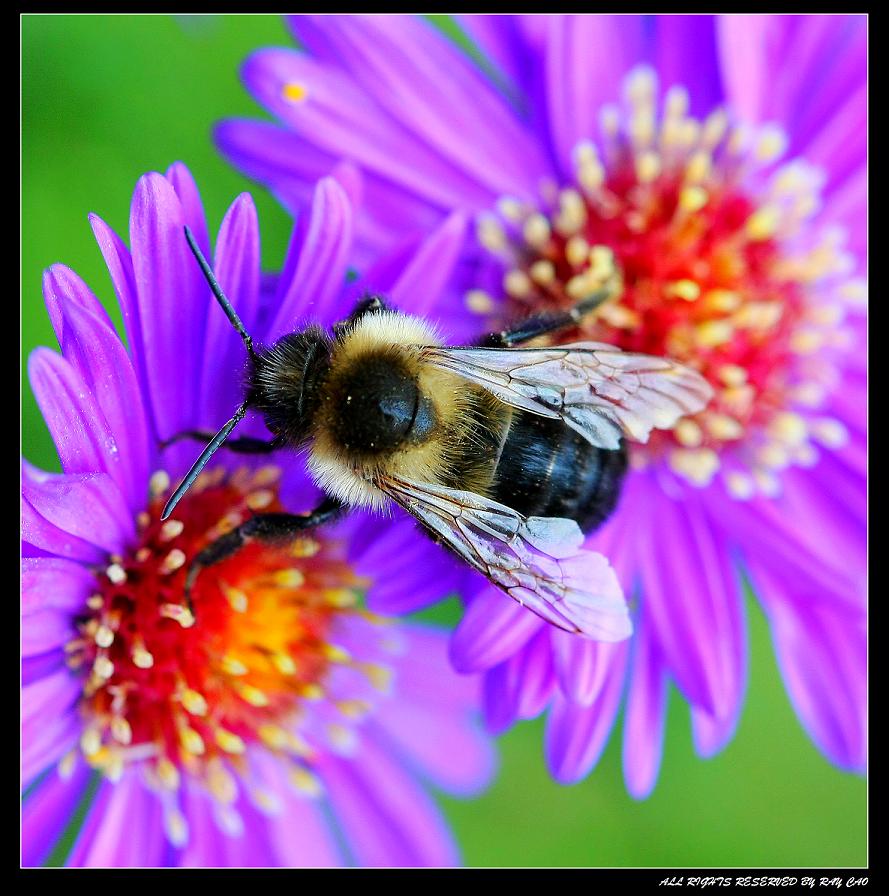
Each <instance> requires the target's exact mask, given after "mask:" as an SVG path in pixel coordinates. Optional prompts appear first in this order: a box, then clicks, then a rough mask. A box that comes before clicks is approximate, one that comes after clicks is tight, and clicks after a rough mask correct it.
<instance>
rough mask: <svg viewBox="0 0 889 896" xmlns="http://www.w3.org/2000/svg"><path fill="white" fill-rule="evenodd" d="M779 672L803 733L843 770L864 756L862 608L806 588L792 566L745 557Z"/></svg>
mask: <svg viewBox="0 0 889 896" xmlns="http://www.w3.org/2000/svg"><path fill="white" fill-rule="evenodd" d="M750 571H751V576H752V579H753V582H754V585H755V588H756V591H757V594H758V596H759V597H760V600H761V601H762V603H763V606H764V609H765V611H766V614H767V615H768V618H769V622H770V624H771V628H772V638H773V640H774V644H775V653H776V655H777V658H778V665H779V667H780V669H781V675H782V677H783V678H784V683H785V686H786V687H787V692H788V694H789V695H790V699H791V701H792V702H793V706H794V709H795V710H796V713H797V715H798V716H799V718H800V721H801V722H802V724H803V726H804V727H805V729H806V731H808V733H809V736H810V737H811V738H812V739H813V740H814V741H815V743H816V744H817V746H818V747H819V749H821V750H822V751H823V752H824V753H825V754H826V755H827V756H828V758H829V759H830V760H831V761H832V762H834V763H836V764H837V765H838V766H840V768H843V769H846V770H847V771H855V772H864V770H865V767H866V762H867V634H866V620H865V616H864V614H863V613H854V612H851V611H850V610H849V609H848V608H847V607H844V606H842V605H840V604H837V603H836V602H833V601H831V600H830V599H829V598H828V599H825V598H824V596H823V595H822V594H819V593H817V592H813V591H811V590H809V589H808V588H807V586H806V583H805V582H804V581H801V579H800V577H799V576H798V575H795V574H794V573H793V571H789V572H785V573H783V574H782V573H780V572H778V571H776V570H767V569H766V568H764V567H763V566H762V565H761V564H759V563H757V562H751V563H750Z"/></svg>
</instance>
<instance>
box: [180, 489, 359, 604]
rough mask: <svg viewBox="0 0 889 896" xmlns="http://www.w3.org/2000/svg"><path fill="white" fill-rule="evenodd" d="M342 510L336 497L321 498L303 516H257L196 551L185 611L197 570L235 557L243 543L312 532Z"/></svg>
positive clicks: (274, 540) (281, 539) (268, 541)
mask: <svg viewBox="0 0 889 896" xmlns="http://www.w3.org/2000/svg"><path fill="white" fill-rule="evenodd" d="M344 508H345V505H344V504H343V503H342V502H341V501H339V500H337V499H336V498H325V499H324V500H323V501H322V502H321V503H320V504H319V505H318V506H317V507H316V508H315V509H314V510H312V511H310V512H309V513H307V514H296V513H257V514H256V515H255V516H252V517H250V519H249V520H247V521H246V522H243V523H241V525H240V526H238V527H237V528H236V529H232V531H231V532H228V533H227V534H225V535H223V536H221V537H220V538H217V539H216V541H213V542H211V543H210V544H208V545H207V546H206V547H205V548H204V549H203V550H202V551H199V552H198V554H197V555H196V556H195V558H194V560H192V561H191V566H190V567H189V569H188V574H187V575H186V577H185V600H186V603H187V604H188V608H189V610H191V611H192V613H194V608H193V607H192V605H191V589H192V586H193V585H194V583H195V579H197V577H198V575H199V574H200V572H201V570H202V569H204V568H205V567H207V566H213V565H214V564H215V563H220V562H221V561H222V560H225V559H227V558H228V557H231V556H232V555H234V554H236V553H237V552H238V551H239V550H240V549H241V548H242V547H243V546H244V545H245V544H246V543H247V542H250V541H260V542H263V543H265V544H276V543H281V542H286V541H289V540H291V539H292V538H293V537H294V536H295V535H298V534H299V533H300V532H305V531H306V530H307V529H313V528H314V527H315V526H320V525H322V524H323V523H328V522H330V521H331V520H333V519H335V518H336V517H337V516H338V515H339V514H340V513H341V512H342V511H343V509H344Z"/></svg>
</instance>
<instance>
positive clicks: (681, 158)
mask: <svg viewBox="0 0 889 896" xmlns="http://www.w3.org/2000/svg"><path fill="white" fill-rule="evenodd" d="M626 92H627V109H626V112H625V115H624V117H623V119H622V118H621V115H620V113H619V112H618V111H617V110H616V109H607V110H605V111H604V113H603V130H604V132H605V139H604V141H603V145H602V149H601V150H599V149H598V148H597V147H596V146H595V145H593V144H592V143H582V144H580V145H578V147H577V148H576V150H575V174H576V184H575V185H573V186H571V187H569V188H567V189H562V190H558V189H557V188H556V187H555V186H554V185H546V186H545V187H544V189H543V190H542V201H541V203H540V205H539V206H538V207H533V206H531V205H529V204H527V203H522V202H520V201H517V200H512V199H508V198H505V199H503V200H501V201H500V203H498V211H499V216H498V217H494V216H488V217H483V218H482V219H481V220H480V222H479V238H480V240H481V242H482V244H483V245H485V246H486V247H487V248H488V249H490V250H491V251H492V252H493V253H495V254H496V255H498V256H499V257H500V258H502V259H503V260H504V261H505V263H506V265H507V269H506V271H505V272H504V277H503V289H504V292H505V294H506V298H507V303H506V307H505V311H506V314H505V318H506V319H509V318H516V317H520V316H524V315H527V314H528V313H531V312H537V311H540V310H541V309H553V308H567V307H570V306H571V305H573V304H574V303H576V302H577V301H578V300H579V299H581V298H583V297H585V296H587V295H589V294H591V293H592V292H594V291H595V290H596V289H598V288H599V287H601V286H602V284H603V283H605V282H607V281H608V280H609V279H612V278H613V279H615V280H619V283H620V285H619V288H617V289H616V290H615V298H614V299H613V300H611V301H609V302H608V303H606V304H605V305H603V306H602V307H601V308H600V309H599V310H598V311H597V312H595V313H594V314H592V315H590V317H589V319H588V320H586V321H584V322H583V323H582V324H581V325H580V326H579V327H577V328H575V329H574V330H573V331H572V332H567V333H560V334H559V336H558V341H559V342H562V343H566V342H571V341H578V340H593V341H598V342H607V343H611V344H613V345H617V346H619V347H620V348H622V349H624V350H626V351H637V352H644V353H646V354H652V355H660V356H665V357H671V358H674V359H676V360H679V361H682V362H683V363H685V364H687V365H689V366H691V367H694V368H695V369H697V370H699V371H700V372H701V373H702V374H703V375H704V376H705V377H706V378H707V379H708V381H709V382H710V383H711V385H712V386H713V388H714V392H715V397H714V399H713V401H712V402H711V403H710V405H709V406H708V407H707V408H706V409H705V410H704V411H702V412H701V413H699V414H697V415H695V416H694V417H691V418H686V419H683V420H681V421H680V422H679V423H678V425H677V426H676V427H675V428H674V429H673V430H672V431H671V432H668V433H661V432H659V433H656V434H653V435H652V438H651V441H650V442H649V443H648V445H646V446H644V447H641V448H640V449H639V450H638V451H636V452H635V454H634V461H635V462H636V463H637V464H640V465H645V464H648V463H651V462H652V461H654V460H665V461H666V463H667V464H668V466H669V467H670V468H671V469H672V470H673V472H675V473H677V474H679V475H680V476H682V477H683V478H684V479H686V480H688V481H691V482H693V483H695V484H697V485H706V484H707V483H709V482H710V481H711V479H712V477H713V476H714V474H715V473H716V472H717V471H718V470H719V469H720V466H721V464H722V463H723V462H725V461H726V460H728V469H727V470H723V472H724V473H726V484H727V485H728V486H729V487H730V489H731V490H732V491H733V493H736V494H737V495H738V496H746V495H749V494H751V493H752V492H753V491H754V490H755V489H756V488H757V487H759V488H760V489H761V490H763V491H766V492H768V491H770V490H772V489H773V488H774V486H775V481H774V472H775V471H776V470H779V469H782V468H783V467H785V466H787V465H789V464H791V463H802V464H806V463H811V462H812V461H813V460H814V457H815V449H814V447H813V445H812V444H811V440H812V439H814V440H816V441H821V442H823V443H826V444H832V445H835V444H838V443H840V442H841V441H842V438H843V433H842V431H841V428H840V427H839V424H837V423H836V422H835V421H825V420H819V419H812V418H810V417H809V415H810V413H811V409H812V408H813V407H817V406H818V405H819V404H820V403H821V401H822V399H823V396H824V394H825V392H826V391H827V390H828V389H829V388H830V387H831V386H832V385H834V382H833V380H834V377H835V371H834V369H833V367H832V366H831V365H830V364H827V365H825V364H824V363H823V358H824V357H828V358H829V357H830V356H831V353H833V354H836V352H837V350H838V349H843V348H844V347H845V346H846V345H847V341H848V334H846V333H845V332H844V331H843V330H842V328H841V327H840V326H839V325H840V324H841V322H842V319H843V316H844V309H843V305H842V301H841V300H842V298H843V297H844V295H845V297H846V298H849V299H855V298H858V297H859V293H860V284H857V283H855V282H852V283H849V282H843V278H844V277H845V275H846V274H847V272H848V267H849V259H848V258H847V257H846V256H844V255H843V254H842V253H840V252H839V251H838V250H837V246H836V240H835V239H834V237H835V235H834V234H827V235H826V236H825V235H823V234H818V233H813V232H812V228H811V227H809V228H808V230H807V226H808V224H809V223H810V222H809V218H810V217H811V215H812V214H813V213H814V212H815V211H816V210H817V207H818V196H817V188H818V178H817V175H816V173H815V172H814V170H813V169H811V168H809V167H807V166H805V165H803V164H802V163H792V164H789V165H785V166H784V167H781V168H777V169H775V167H774V165H773V164H772V163H773V162H774V160H775V159H776V158H777V157H778V156H779V155H780V154H781V151H782V140H781V138H780V135H779V134H778V133H777V132H776V131H774V130H773V129H765V130H764V131H763V132H761V133H760V134H759V135H758V136H755V135H752V134H749V133H747V132H746V131H744V130H742V129H740V128H735V129H731V128H730V127H729V123H728V119H727V116H726V115H725V113H723V112H721V111H717V112H715V113H713V114H712V115H711V116H710V117H709V118H708V119H707V120H706V121H704V122H698V121H696V120H694V119H692V118H690V117H688V116H687V115H686V108H687V102H688V101H687V96H686V94H685V93H684V91H682V90H675V89H674V90H672V91H670V92H669V93H668V94H667V97H666V101H665V104H664V112H663V116H662V118H661V120H660V122H659V121H658V119H657V116H656V113H655V94H656V91H655V84H654V80H653V76H652V75H651V74H650V73H649V72H647V71H645V70H637V71H636V72H634V73H633V74H631V76H630V78H628V81H627V86H626ZM825 285H827V286H830V287H832V289H831V291H830V293H828V292H827V291H826V290H825V289H824V287H825ZM833 287H835V288H833ZM467 303H468V304H469V306H470V307H471V308H473V309H474V310H476V311H478V312H480V313H490V312H491V311H492V310H493V309H494V307H495V305H496V303H495V302H494V301H493V300H492V299H491V297H490V296H488V295H487V294H485V293H482V292H479V291H474V292H472V293H470V294H469V295H468V296H467ZM499 322H500V321H498V323H499ZM816 353H817V354H818V357H817V358H816V357H815V354H816Z"/></svg>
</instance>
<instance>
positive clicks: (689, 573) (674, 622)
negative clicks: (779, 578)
mask: <svg viewBox="0 0 889 896" xmlns="http://www.w3.org/2000/svg"><path fill="white" fill-rule="evenodd" d="M659 505H660V507H659V511H658V522H657V527H658V530H660V531H662V532H668V533H670V536H669V537H663V536H661V537H658V535H657V534H656V533H655V532H654V531H651V533H650V534H649V535H648V538H647V539H645V549H646V550H647V551H648V552H650V558H649V560H648V562H647V564H646V568H645V569H644V570H643V577H644V586H643V587H644V593H645V611H646V613H647V614H648V616H649V618H650V619H651V625H652V631H653V636H654V638H655V640H656V641H657V643H658V645H659V647H660V649H661V651H662V653H663V656H664V660H665V662H666V664H667V666H668V668H669V669H670V672H671V674H672V675H673V676H674V677H675V679H676V682H677V684H678V685H679V687H680V689H681V690H682V692H683V693H684V694H685V696H686V697H687V698H688V699H689V700H690V701H691V702H693V703H696V704H699V705H700V706H701V707H702V708H703V709H705V710H706V711H708V712H710V713H715V714H717V715H720V716H722V715H725V714H726V713H727V712H729V711H730V710H729V707H734V705H735V702H736V700H737V699H738V694H739V692H740V689H741V685H740V684H739V682H740V681H741V680H742V679H743V672H742V670H741V669H739V668H738V662H737V657H738V656H739V655H742V654H743V652H744V651H745V650H746V647H744V646H743V645H744V643H745V642H744V629H743V626H742V625H739V623H740V620H741V618H742V617H741V613H740V608H739V601H740V588H739V585H738V582H737V580H736V576H735V574H734V572H733V571H732V569H731V566H730V563H729V561H728V557H727V554H726V545H725V544H724V543H720V540H719V538H718V536H716V534H715V533H714V532H713V531H711V529H710V528H709V526H708V523H707V520H706V517H705V516H704V515H703V513H702V510H701V507H700V504H699V502H698V500H697V495H696V494H695V493H689V494H688V495H686V497H685V500H684V501H683V503H682V505H681V507H680V505H679V504H677V503H676V502H674V501H672V500H669V499H667V498H660V500H659Z"/></svg>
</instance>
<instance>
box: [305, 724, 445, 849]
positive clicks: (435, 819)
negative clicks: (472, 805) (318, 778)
mask: <svg viewBox="0 0 889 896" xmlns="http://www.w3.org/2000/svg"><path fill="white" fill-rule="evenodd" d="M320 771H321V775H322V778H323V780H324V784H325V786H326V788H327V792H328V795H329V798H330V801H331V804H332V806H333V807H334V810H335V812H336V815H337V818H338V820H339V822H340V824H341V826H342V829H343V832H344V834H345V836H346V839H347V842H348V844H349V847H350V850H351V851H352V853H353V854H354V856H355V859H356V860H357V862H358V863H359V864H361V865H369V866H379V865H383V866H391V865H394V866H404V867H413V866H439V865H455V864H457V862H458V861H459V856H458V853H457V847H456V845H455V844H454V842H453V840H452V838H451V836H450V834H449V832H448V830H447V827H446V826H445V824H444V820H443V818H442V817H441V815H440V814H439V812H438V810H437V809H436V808H435V806H434V805H433V803H432V801H431V800H430V799H429V797H428V796H427V795H426V793H425V792H424V791H423V790H421V789H420V788H418V787H417V785H416V784H415V783H414V781H413V780H412V779H411V778H409V777H408V776H407V775H406V774H405V772H404V770H403V769H402V768H401V767H400V766H399V765H398V764H397V763H396V762H395V761H393V759H392V758H391V757H390V756H389V755H388V753H387V751H385V750H383V749H382V748H381V746H380V745H378V744H376V743H375V742H374V741H373V739H372V738H365V739H364V741H363V743H362V748H361V759H360V761H355V762H351V761H348V760H342V759H334V758H332V757H326V758H325V759H324V760H323V762H322V764H321V765H320Z"/></svg>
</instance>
